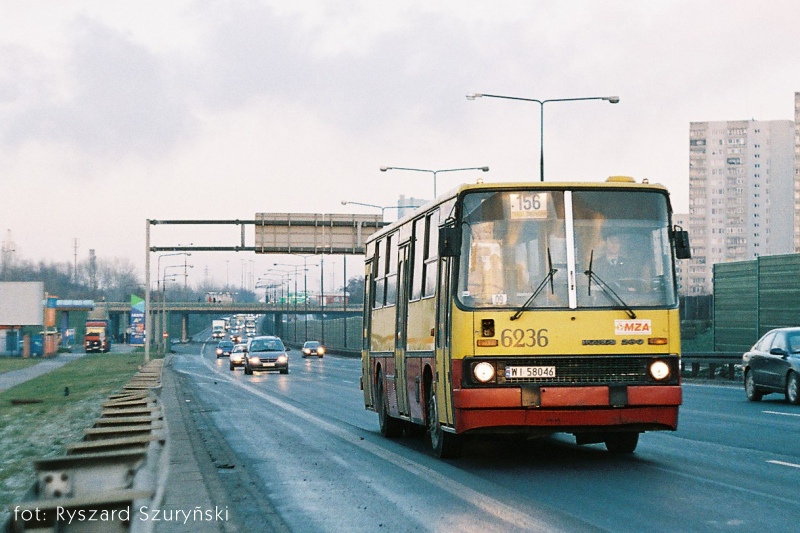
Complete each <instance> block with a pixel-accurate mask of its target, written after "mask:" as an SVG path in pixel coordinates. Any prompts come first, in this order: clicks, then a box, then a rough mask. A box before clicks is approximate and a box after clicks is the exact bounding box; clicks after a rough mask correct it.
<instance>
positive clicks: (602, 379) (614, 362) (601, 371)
mask: <svg viewBox="0 0 800 533" xmlns="http://www.w3.org/2000/svg"><path fill="white" fill-rule="evenodd" d="M652 360H653V357H652V356H644V357H636V356H634V357H630V356H611V357H607V356H588V357H575V356H572V357H537V358H535V359H527V358H526V359H514V360H513V361H508V360H506V361H499V362H498V365H497V366H498V368H497V375H498V384H503V383H506V384H518V383H541V384H546V383H563V384H566V383H569V384H575V385H592V384H609V383H626V384H632V383H646V382H649V381H650V380H649V379H648V376H649V373H648V366H649V363H650V362H651V361H652ZM506 366H554V367H555V369H556V375H555V377H535V378H530V377H525V378H508V379H506V377H505V367H506Z"/></svg>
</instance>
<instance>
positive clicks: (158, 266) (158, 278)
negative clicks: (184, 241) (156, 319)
mask: <svg viewBox="0 0 800 533" xmlns="http://www.w3.org/2000/svg"><path fill="white" fill-rule="evenodd" d="M178 255H182V256H185V257H188V256H191V255H192V254H191V253H189V252H175V253H174V254H161V255H159V256H158V258H157V259H156V298H157V297H158V293H159V292H161V278H162V275H161V258H162V257H172V256H178ZM164 271H165V272H166V267H165V268H164ZM156 301H158V300H156ZM161 309H162V312H163V309H164V306H163V304H162V306H161ZM149 312H150V310H149V309H148V310H147V313H149ZM161 327H162V328H163V327H164V317H163V315H162V317H161ZM161 333H162V337H163V333H164V331H163V330H162V331H161ZM147 335H148V339H147V342H150V334H149V333H148V334H147ZM153 340H155V339H153Z"/></svg>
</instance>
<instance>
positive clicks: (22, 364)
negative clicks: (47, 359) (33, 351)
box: [0, 357, 43, 374]
mask: <svg viewBox="0 0 800 533" xmlns="http://www.w3.org/2000/svg"><path fill="white" fill-rule="evenodd" d="M42 360H43V359H42V358H41V357H37V358H36V359H34V358H33V357H28V358H27V359H23V358H22V357H0V374H5V373H6V372H13V371H14V370H22V369H23V368H28V367H29V366H33V365H36V364H39V363H41V362H42Z"/></svg>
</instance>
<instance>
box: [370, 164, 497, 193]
mask: <svg viewBox="0 0 800 533" xmlns="http://www.w3.org/2000/svg"><path fill="white" fill-rule="evenodd" d="M387 170H410V171H412V172H428V173H429V174H433V197H434V198H436V175H437V174H438V173H439V172H459V171H461V170H482V171H483V172H489V167H467V168H443V169H439V170H428V169H426V168H407V167H381V172H386V171H387Z"/></svg>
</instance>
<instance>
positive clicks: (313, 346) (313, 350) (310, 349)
mask: <svg viewBox="0 0 800 533" xmlns="http://www.w3.org/2000/svg"><path fill="white" fill-rule="evenodd" d="M309 355H316V356H318V357H322V356H323V355H325V347H324V346H323V345H322V344H320V343H319V342H317V341H306V342H305V344H303V357H308V356H309Z"/></svg>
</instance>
